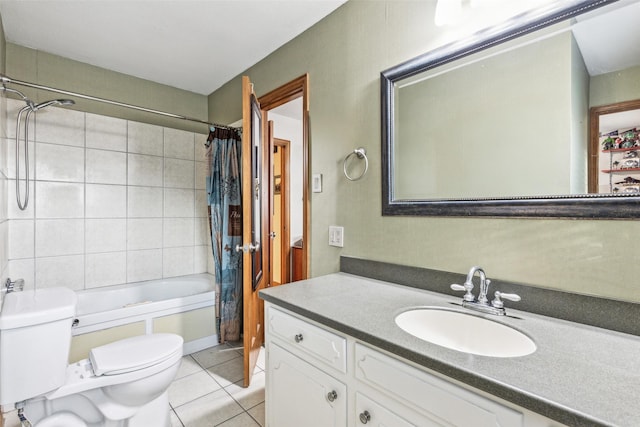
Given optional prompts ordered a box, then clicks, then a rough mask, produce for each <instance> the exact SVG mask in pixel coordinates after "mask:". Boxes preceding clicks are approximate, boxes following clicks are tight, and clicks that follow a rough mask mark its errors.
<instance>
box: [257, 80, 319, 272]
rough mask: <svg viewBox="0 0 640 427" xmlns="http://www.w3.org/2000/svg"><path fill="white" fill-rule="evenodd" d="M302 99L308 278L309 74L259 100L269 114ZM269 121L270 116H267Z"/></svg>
mask: <svg viewBox="0 0 640 427" xmlns="http://www.w3.org/2000/svg"><path fill="white" fill-rule="evenodd" d="M300 97H301V98H302V176H303V183H302V233H303V236H302V237H303V245H302V257H303V260H304V261H303V263H302V277H303V278H305V279H306V278H308V277H309V271H310V258H309V253H310V252H309V248H310V247H311V229H310V227H311V218H310V214H311V200H310V198H309V183H310V182H311V179H310V177H309V163H310V152H311V150H310V147H309V74H304V75H302V76H300V77H298V78H296V79H294V80H292V81H290V82H289V83H285V84H284V85H282V86H280V87H278V88H276V89H274V90H272V91H270V92H268V93H266V94H265V95H263V96H261V97H260V98H258V102H259V103H260V107H261V108H262V110H263V111H266V112H267V113H268V111H269V110H272V109H274V108H276V107H279V106H280V105H282V104H286V103H287V102H289V101H293V100H294V99H297V98H300ZM267 120H268V115H267Z"/></svg>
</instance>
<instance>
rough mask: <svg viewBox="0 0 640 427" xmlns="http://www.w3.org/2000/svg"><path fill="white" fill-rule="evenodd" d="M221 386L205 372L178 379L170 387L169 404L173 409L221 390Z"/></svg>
mask: <svg viewBox="0 0 640 427" xmlns="http://www.w3.org/2000/svg"><path fill="white" fill-rule="evenodd" d="M219 389H220V385H219V384H218V383H217V382H216V381H214V380H213V378H211V376H210V375H209V374H207V373H206V372H205V371H200V372H196V373H195V374H191V375H187V376H186V377H182V378H180V379H177V380H175V381H173V383H171V385H170V386H169V403H171V406H172V407H173V408H176V407H177V406H180V405H184V404H185V403H187V402H190V401H192V400H195V399H197V398H199V397H202V396H204V395H205V394H209V393H211V392H213V391H216V390H219Z"/></svg>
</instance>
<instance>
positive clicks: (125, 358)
mask: <svg viewBox="0 0 640 427" xmlns="http://www.w3.org/2000/svg"><path fill="white" fill-rule="evenodd" d="M176 352H180V353H181V352H182V339H181V338H180V337H179V336H177V335H174V334H151V335H141V336H137V337H132V338H125V339H123V340H120V341H116V342H113V343H110V344H106V345H103V346H100V347H96V348H94V349H92V350H91V351H90V352H89V360H91V365H92V367H93V373H94V374H95V375H97V376H102V375H120V374H126V373H128V372H133V371H138V370H141V369H144V368H147V367H149V366H153V365H157V364H159V363H162V362H163V361H165V360H167V359H169V358H171V356H173V355H175V353H176Z"/></svg>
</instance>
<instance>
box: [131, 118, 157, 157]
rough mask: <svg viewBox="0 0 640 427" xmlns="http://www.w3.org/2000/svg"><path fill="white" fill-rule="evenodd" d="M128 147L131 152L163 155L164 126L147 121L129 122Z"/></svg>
mask: <svg viewBox="0 0 640 427" xmlns="http://www.w3.org/2000/svg"><path fill="white" fill-rule="evenodd" d="M128 131H129V133H128V135H127V147H128V151H129V153H139V154H151V155H153V156H162V153H163V151H164V141H163V138H162V137H163V135H162V134H163V132H162V128H161V127H158V126H153V125H148V124H146V123H136V122H129V124H128Z"/></svg>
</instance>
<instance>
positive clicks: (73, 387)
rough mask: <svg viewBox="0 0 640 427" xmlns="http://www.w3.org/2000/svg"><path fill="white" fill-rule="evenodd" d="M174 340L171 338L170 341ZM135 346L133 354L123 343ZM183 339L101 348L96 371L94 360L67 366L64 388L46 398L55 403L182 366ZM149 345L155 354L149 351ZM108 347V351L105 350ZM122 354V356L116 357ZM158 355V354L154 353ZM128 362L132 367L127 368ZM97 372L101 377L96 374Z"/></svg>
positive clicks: (155, 337) (161, 337) (156, 337)
mask: <svg viewBox="0 0 640 427" xmlns="http://www.w3.org/2000/svg"><path fill="white" fill-rule="evenodd" d="M169 337H171V338H169ZM123 341H124V342H125V343H126V342H129V343H133V347H135V348H136V349H137V350H136V351H137V352H136V351H132V350H131V348H132V347H129V346H128V345H127V346H125V345H123V344H121V343H122V342H123ZM182 344H183V340H182V337H181V336H179V335H173V334H150V335H142V336H139V337H133V338H125V339H124V340H121V341H116V342H114V343H111V344H107V345H104V346H101V347H102V351H101V350H99V351H97V352H96V351H95V350H96V349H100V348H101V347H96V348H94V349H93V350H92V353H94V357H93V358H94V359H96V365H97V368H96V367H95V366H94V364H93V362H92V361H91V358H89V359H83V360H80V361H78V362H75V363H72V364H71V365H68V366H67V371H66V380H65V382H64V384H63V385H62V386H60V387H59V388H58V389H57V390H54V391H52V392H51V393H48V394H46V397H47V398H48V399H56V398H59V397H63V396H68V395H71V394H75V393H81V392H85V391H88V390H92V389H98V388H101V387H106V386H111V385H115V384H125V383H128V382H132V381H136V380H139V379H142V378H145V377H148V376H151V375H154V374H156V373H158V372H162V371H163V370H165V369H168V368H169V367H171V366H173V365H174V364H176V363H180V360H181V359H182ZM145 345H148V346H149V347H148V348H149V349H152V351H146V350H145V349H144V346H145ZM105 347H106V349H105ZM117 351H119V352H120V353H119V354H116V353H117ZM153 351H157V353H156V354H155V355H154V354H150V353H153ZM127 361H128V362H129V363H130V364H127ZM96 369H97V370H98V372H100V373H101V374H100V375H98V374H97V373H96ZM105 372H106V373H105Z"/></svg>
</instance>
